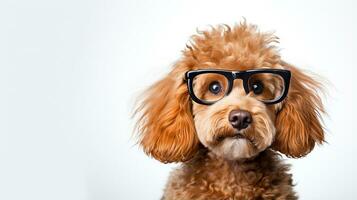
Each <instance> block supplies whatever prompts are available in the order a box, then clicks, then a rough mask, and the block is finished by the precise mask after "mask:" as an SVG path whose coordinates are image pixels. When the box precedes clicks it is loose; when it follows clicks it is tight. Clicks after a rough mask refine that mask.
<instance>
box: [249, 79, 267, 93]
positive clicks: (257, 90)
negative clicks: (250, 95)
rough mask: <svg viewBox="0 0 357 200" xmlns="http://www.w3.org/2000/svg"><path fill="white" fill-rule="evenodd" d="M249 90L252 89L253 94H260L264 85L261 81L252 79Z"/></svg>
mask: <svg viewBox="0 0 357 200" xmlns="http://www.w3.org/2000/svg"><path fill="white" fill-rule="evenodd" d="M251 90H253V92H254V94H261V93H263V90H264V85H263V83H262V82H261V81H254V82H253V83H252V85H251Z"/></svg>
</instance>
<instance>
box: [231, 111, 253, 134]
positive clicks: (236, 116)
mask: <svg viewBox="0 0 357 200" xmlns="http://www.w3.org/2000/svg"><path fill="white" fill-rule="evenodd" d="M228 119H229V122H230V123H231V125H232V126H233V127H234V128H236V129H238V130H242V129H245V128H247V127H248V126H249V124H250V123H252V115H251V114H250V113H249V112H248V111H245V110H232V111H231V112H230V113H229V117H228Z"/></svg>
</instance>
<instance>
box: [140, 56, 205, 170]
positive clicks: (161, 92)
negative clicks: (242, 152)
mask: <svg viewBox="0 0 357 200" xmlns="http://www.w3.org/2000/svg"><path fill="white" fill-rule="evenodd" d="M186 69H187V67H186V66H185V63H184V62H179V63H177V64H176V66H175V68H174V69H173V70H172V71H171V72H170V73H169V74H168V75H167V76H166V77H165V78H163V79H162V80H160V81H158V82H157V83H155V84H154V85H152V86H151V87H150V88H149V89H148V90H147V91H146V93H145V94H144V97H143V99H142V100H141V102H140V104H139V107H138V108H137V110H136V112H137V113H136V114H137V115H139V120H138V122H137V128H138V131H139V134H140V138H139V142H140V145H141V146H142V147H143V149H144V151H145V153H146V154H148V155H151V156H153V157H154V158H155V159H157V160H159V161H161V162H164V163H169V162H182V161H186V160H189V159H190V158H192V156H193V155H194V154H195V153H196V151H197V149H198V144H199V141H198V138H197V136H196V130H195V127H194V122H193V116H192V113H191V102H190V101H189V94H188V89H187V86H186V83H185V81H184V73H185V70H186Z"/></svg>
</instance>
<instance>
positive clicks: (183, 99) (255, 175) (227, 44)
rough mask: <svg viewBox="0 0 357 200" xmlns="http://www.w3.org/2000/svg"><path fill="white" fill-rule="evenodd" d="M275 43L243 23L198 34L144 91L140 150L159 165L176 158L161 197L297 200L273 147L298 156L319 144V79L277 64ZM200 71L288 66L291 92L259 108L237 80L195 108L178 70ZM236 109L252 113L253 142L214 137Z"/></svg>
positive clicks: (224, 130)
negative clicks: (214, 100) (224, 93)
mask: <svg viewBox="0 0 357 200" xmlns="http://www.w3.org/2000/svg"><path fill="white" fill-rule="evenodd" d="M277 43H278V38H277V37H276V36H274V35H273V34H271V33H262V32H260V31H258V29H257V27H256V26H254V25H248V24H247V23H246V22H243V23H241V24H239V25H236V26H234V27H232V28H231V27H229V26H227V25H219V26H217V27H212V28H211V29H210V30H208V31H198V34H196V35H194V36H192V40H191V44H190V45H187V48H186V49H185V50H184V51H183V56H182V57H181V58H180V59H179V61H178V62H177V63H176V64H175V65H174V67H173V69H172V71H171V72H170V73H169V74H168V75H167V76H166V77H164V78H163V79H161V80H160V81H158V82H157V83H155V84H153V85H152V86H151V87H150V88H149V89H148V90H147V91H146V93H145V94H144V95H143V98H142V101H141V102H140V103H139V105H138V107H137V110H136V114H137V116H138V122H137V130H138V132H139V143H140V145H141V146H142V147H143V150H144V152H145V153H146V154H148V155H150V156H152V157H154V158H155V159H157V160H159V161H161V162H164V163H169V162H182V164H181V165H180V167H179V168H178V169H176V170H175V171H173V172H172V174H171V176H170V178H169V181H168V184H167V186H166V189H165V193H164V196H163V199H297V196H296V195H295V193H294V191H293V184H292V178H291V175H290V174H289V173H288V171H289V166H288V165H286V164H284V163H283V162H282V159H281V158H280V156H279V155H278V152H280V153H283V154H285V155H287V156H288V157H294V158H298V157H302V156H305V155H306V154H308V153H309V152H310V151H311V150H312V149H313V148H314V146H315V143H318V144H320V143H322V142H323V141H324V131H323V127H322V125H321V122H320V121H321V119H320V114H321V113H323V112H324V109H323V105H322V103H321V99H320V97H319V95H318V91H319V89H320V84H319V83H318V82H317V81H315V80H314V79H313V78H311V77H310V76H309V75H307V74H306V73H304V72H302V71H301V70H299V69H298V68H296V67H294V66H292V65H290V64H288V63H286V62H285V61H283V60H282V59H281V57H280V55H279V52H278V49H277V47H276V44H277ZM205 68H215V69H228V70H236V71H239V70H247V69H257V68H276V69H289V70H290V71H291V73H292V80H291V84H290V91H289V94H288V96H287V98H286V99H285V100H284V101H283V102H281V103H279V104H275V105H265V104H263V103H261V102H259V101H257V100H255V99H254V98H251V97H247V96H246V95H245V93H244V92H242V89H241V88H240V86H239V82H238V81H237V83H235V85H234V88H236V90H234V92H232V94H230V95H229V96H227V97H225V98H224V99H223V100H221V101H219V102H218V103H216V104H214V105H211V106H206V105H199V104H196V103H194V102H192V101H191V100H190V97H189V94H188V90H187V86H186V83H185V80H184V74H185V72H186V71H188V70H195V69H205ZM243 108H244V109H245V110H248V111H249V112H251V113H252V115H253V118H254V120H253V121H254V123H253V124H252V126H251V127H250V128H248V129H247V130H246V133H245V134H246V135H247V137H251V138H253V139H254V145H253V146H252V145H248V143H247V142H241V143H239V145H238V146H237V144H238V143H234V142H232V140H229V139H224V140H223V141H218V140H216V138H219V137H220V136H227V135H229V134H232V127H231V126H229V124H228V123H227V113H228V112H229V111H230V110H232V109H243ZM253 139H252V140H253Z"/></svg>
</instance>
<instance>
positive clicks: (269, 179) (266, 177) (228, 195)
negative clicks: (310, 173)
mask: <svg viewBox="0 0 357 200" xmlns="http://www.w3.org/2000/svg"><path fill="white" fill-rule="evenodd" d="M288 171H289V165H287V164H284V163H283V162H282V161H281V159H280V156H279V155H278V154H277V153H275V152H273V151H271V150H266V151H265V152H262V153H261V154H260V155H259V156H258V157H256V158H255V159H254V160H251V161H245V162H241V163H238V162H235V161H226V160H223V159H220V158H217V157H215V156H214V155H212V154H211V153H207V152H200V153H199V154H198V155H197V156H196V157H195V158H194V159H193V160H191V161H190V162H187V163H184V164H182V165H181V166H180V167H179V168H178V169H176V170H174V171H173V172H172V173H171V175H170V178H169V181H168V183H167V186H166V189H165V192H164V195H163V198H162V199H164V200H171V199H175V200H177V199H182V200H185V199H217V200H218V199H219V200H220V199H222V200H223V199H227V200H228V199H230V200H233V199H244V200H248V199H297V196H296V195H295V192H294V191H293V183H292V178H291V177H292V176H291V174H289V173H288Z"/></svg>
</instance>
